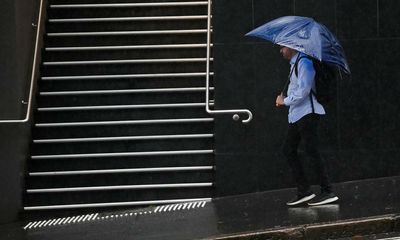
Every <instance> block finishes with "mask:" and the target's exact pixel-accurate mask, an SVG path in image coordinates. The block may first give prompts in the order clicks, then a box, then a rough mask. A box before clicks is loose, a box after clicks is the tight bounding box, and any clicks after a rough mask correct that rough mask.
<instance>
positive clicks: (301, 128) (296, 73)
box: [276, 47, 339, 206]
mask: <svg viewBox="0 0 400 240" xmlns="http://www.w3.org/2000/svg"><path fill="white" fill-rule="evenodd" d="M280 53H281V54H282V56H283V58H285V59H287V60H289V61H290V65H291V70H290V75H289V78H290V84H289V87H288V91H287V97H285V96H284V95H283V93H282V94H281V95H279V96H277V98H276V106H277V107H281V106H288V107H289V115H288V118H289V128H288V133H287V136H286V140H285V143H284V146H283V153H284V155H285V157H286V158H287V161H288V163H289V165H290V167H291V170H292V173H293V176H294V179H295V181H296V184H297V196H296V197H295V198H294V199H293V200H290V201H289V202H287V205H289V206H295V205H298V204H301V203H304V202H308V205H310V206H315V205H322V204H327V203H332V202H335V201H337V200H338V199H339V198H338V197H337V196H336V195H335V194H334V193H333V192H332V186H331V183H330V181H329V178H328V174H327V170H326V166H325V163H324V161H323V159H322V158H321V156H320V153H319V149H318V143H319V142H318V133H317V130H318V121H319V117H320V115H325V110H324V107H323V106H322V105H321V104H320V103H319V102H318V101H317V100H316V97H315V94H313V92H314V93H315V80H314V77H315V74H316V72H315V69H314V66H313V62H312V60H311V59H310V58H308V57H307V55H305V54H303V53H300V52H297V51H296V50H294V49H291V48H288V47H281V49H280ZM301 140H302V141H303V142H304V145H305V150H306V154H307V155H308V156H309V157H310V159H311V162H312V164H313V167H314V170H315V172H316V174H317V175H318V179H319V181H320V186H321V194H320V195H318V196H317V197H315V194H314V193H312V192H311V190H310V185H309V182H308V178H307V177H306V175H305V172H304V168H303V164H302V162H301V161H300V159H299V157H298V154H297V148H298V146H299V143H300V141H301Z"/></svg>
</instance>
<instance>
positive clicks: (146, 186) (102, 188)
mask: <svg viewBox="0 0 400 240" xmlns="http://www.w3.org/2000/svg"><path fill="white" fill-rule="evenodd" d="M212 186H213V183H211V182H206V183H177V184H144V185H118V186H96V187H67V188H42V189H27V190H26V192H27V193H58V192H89V191H111V190H145V189H168V188H198V187H212Z"/></svg>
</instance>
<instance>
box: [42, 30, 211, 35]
mask: <svg viewBox="0 0 400 240" xmlns="http://www.w3.org/2000/svg"><path fill="white" fill-rule="evenodd" d="M198 33H207V29H188V30H154V31H113V32H64V33H47V36H48V37H77V36H116V35H118V36H120V35H161V34H198Z"/></svg>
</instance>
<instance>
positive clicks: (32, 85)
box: [0, 0, 44, 124]
mask: <svg viewBox="0 0 400 240" xmlns="http://www.w3.org/2000/svg"><path fill="white" fill-rule="evenodd" d="M43 1H44V0H40V6H39V16H38V23H37V28H36V39H35V41H36V42H35V51H34V55H33V63H32V74H31V82H30V88H29V98H28V102H27V105H28V106H27V109H26V115H25V118H24V119H5V120H0V124H1V123H26V122H29V119H30V116H31V112H32V99H33V94H34V93H33V91H34V89H35V85H36V84H35V83H36V82H35V81H36V70H37V64H38V63H37V61H38V51H39V50H40V49H39V43H40V41H39V38H40V32H41V29H42V18H43V17H42V14H43ZM22 102H23V103H24V102H25V101H22Z"/></svg>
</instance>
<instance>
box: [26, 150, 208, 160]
mask: <svg viewBox="0 0 400 240" xmlns="http://www.w3.org/2000/svg"><path fill="white" fill-rule="evenodd" d="M213 153H214V150H183V151H154V152H121V153H84V154H58V155H34V156H31V159H35V160H37V159H70V158H106V157H143V156H176V155H199V154H213Z"/></svg>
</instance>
